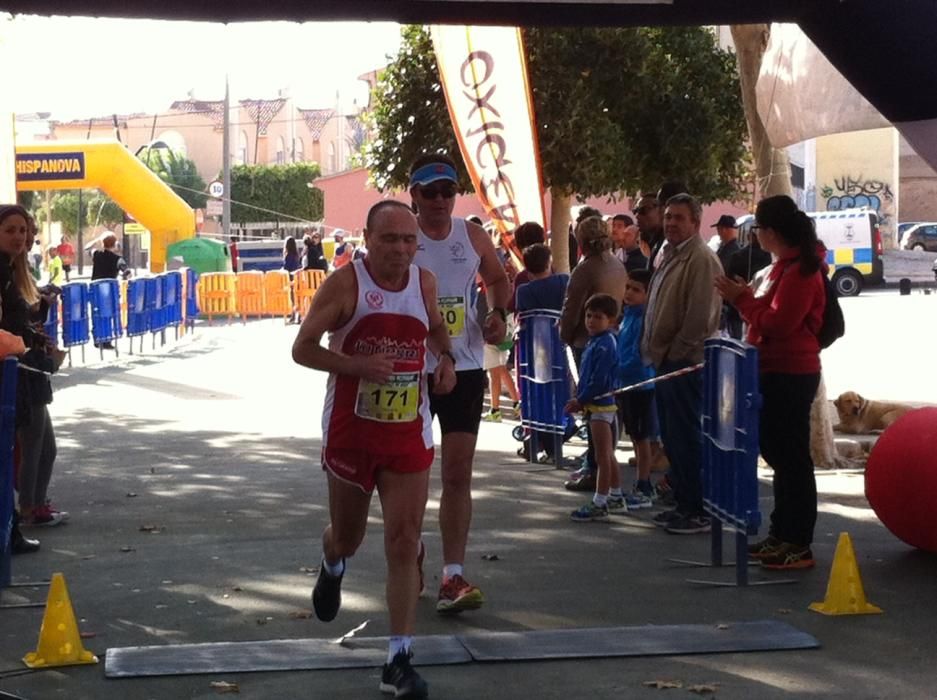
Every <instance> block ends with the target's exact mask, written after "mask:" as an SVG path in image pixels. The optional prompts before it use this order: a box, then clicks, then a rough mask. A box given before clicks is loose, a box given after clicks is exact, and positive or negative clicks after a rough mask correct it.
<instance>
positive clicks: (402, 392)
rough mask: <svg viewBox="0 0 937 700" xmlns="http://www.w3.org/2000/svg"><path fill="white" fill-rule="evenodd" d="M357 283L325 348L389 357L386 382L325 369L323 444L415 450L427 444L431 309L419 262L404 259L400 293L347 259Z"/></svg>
mask: <svg viewBox="0 0 937 700" xmlns="http://www.w3.org/2000/svg"><path fill="white" fill-rule="evenodd" d="M351 266H352V269H353V270H354V272H355V279H356V282H357V286H358V295H357V301H356V303H355V312H354V314H353V315H352V317H351V318H350V319H349V320H348V322H347V323H346V324H345V325H344V326H342V327H341V328H339V329H338V330H335V331H333V332H332V333H331V334H329V350H331V351H332V352H337V353H341V354H343V355H373V354H376V353H386V354H391V355H393V356H394V374H393V375H392V377H391V379H390V381H388V382H387V383H386V384H374V383H373V382H368V381H367V380H365V379H359V378H358V377H352V376H349V375H344V374H330V375H329V381H328V385H327V389H326V396H325V408H324V410H323V412H322V445H323V447H326V446H328V447H333V448H342V449H357V450H365V451H369V452H371V453H373V454H378V455H406V454H413V453H414V452H418V451H420V450H423V449H429V448H430V447H432V446H433V423H432V418H431V416H430V412H429V396H428V393H427V384H426V372H425V371H424V367H425V359H426V355H427V352H426V336H427V333H428V332H429V315H428V314H427V312H426V303H425V301H424V300H423V288H422V285H421V284H420V268H418V267H417V266H416V265H410V270H409V273H408V280H407V285H406V287H404V288H403V289H402V290H400V291H397V292H395V291H390V290H387V289H384V288H383V287H381V286H380V285H379V284H378V283H377V282H375V281H374V279H373V278H372V277H371V274H370V273H369V272H368V269H367V265H366V263H365V261H364V260H354V261H352V262H351Z"/></svg>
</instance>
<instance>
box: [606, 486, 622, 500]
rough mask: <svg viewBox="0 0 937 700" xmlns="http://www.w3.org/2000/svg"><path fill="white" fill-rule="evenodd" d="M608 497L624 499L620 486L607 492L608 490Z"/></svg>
mask: <svg viewBox="0 0 937 700" xmlns="http://www.w3.org/2000/svg"><path fill="white" fill-rule="evenodd" d="M608 495H609V496H614V497H615V498H622V497H624V494H623V493H622V492H621V486H619V487H618V488H614V489H609V490H608Z"/></svg>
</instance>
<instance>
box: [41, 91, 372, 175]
mask: <svg viewBox="0 0 937 700" xmlns="http://www.w3.org/2000/svg"><path fill="white" fill-rule="evenodd" d="M24 116H25V115H24ZM230 119H231V152H232V155H233V156H234V158H233V162H234V163H235V164H241V163H244V164H253V163H258V164H275V163H289V162H303V161H305V162H316V163H319V166H320V167H321V169H322V173H323V175H329V174H333V173H336V172H341V171H343V170H345V169H346V168H347V165H348V160H349V158H350V157H351V156H352V155H353V153H355V152H356V151H357V149H358V148H359V147H360V145H361V142H362V138H363V133H364V132H363V127H362V125H361V122H360V120H359V118H358V115H357V114H350V115H340V114H339V113H338V112H337V111H336V110H335V109H333V108H325V109H307V108H301V107H296V106H295V105H294V104H293V102H292V101H291V100H288V99H286V98H284V97H277V98H275V99H243V100H238V102H237V103H236V104H235V105H232V109H231V117H230ZM47 123H48V125H49V133H48V136H41V135H35V134H30V135H31V136H32V138H37V137H38V138H49V139H57V140H63V141H64V140H79V141H81V140H85V139H88V138H90V139H100V138H108V139H110V138H114V137H115V135H116V136H117V137H118V138H120V140H121V141H122V142H123V143H125V144H127V147H128V148H129V149H130V150H131V151H133V152H136V151H138V150H139V149H141V148H143V147H145V146H147V145H149V144H151V143H163V144H166V145H167V146H169V147H170V148H172V149H173V150H175V151H178V152H181V153H183V154H184V155H185V156H186V157H187V158H190V159H191V160H193V161H194V162H195V165H196V167H197V168H198V171H199V174H200V175H201V176H202V177H203V178H204V179H205V180H206V181H208V182H210V181H211V180H214V179H216V178H217V177H218V176H219V173H220V172H221V164H222V142H223V138H224V133H223V126H224V101H223V100H199V99H195V98H194V97H192V96H190V97H189V98H188V99H184V100H176V101H174V102H172V104H170V105H169V109H168V110H167V111H166V112H163V113H161V114H155V115H154V114H129V115H117V128H116V130H115V127H114V117H113V115H110V116H100V117H93V118H90V119H75V120H72V121H68V122H57V121H54V120H49V121H48V122H47ZM23 128H24V129H25V128H26V127H25V124H24V126H23ZM31 131H35V129H31Z"/></svg>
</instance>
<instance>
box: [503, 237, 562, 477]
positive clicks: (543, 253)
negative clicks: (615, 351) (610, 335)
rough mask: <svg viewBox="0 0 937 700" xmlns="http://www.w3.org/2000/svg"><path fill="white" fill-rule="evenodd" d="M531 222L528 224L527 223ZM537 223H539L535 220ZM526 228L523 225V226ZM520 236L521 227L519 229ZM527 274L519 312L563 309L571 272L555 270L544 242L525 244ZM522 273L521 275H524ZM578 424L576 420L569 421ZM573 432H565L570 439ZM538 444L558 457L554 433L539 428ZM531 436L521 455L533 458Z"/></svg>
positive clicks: (550, 456) (519, 292)
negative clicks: (554, 445)
mask: <svg viewBox="0 0 937 700" xmlns="http://www.w3.org/2000/svg"><path fill="white" fill-rule="evenodd" d="M526 225H527V224H524V226H526ZM533 225H534V226H536V224H533ZM521 228H523V226H521ZM518 236H520V229H518ZM525 273H526V274H527V277H528V280H529V281H528V282H525V283H523V284H520V285H518V287H517V294H516V297H517V298H516V301H515V304H514V308H515V309H516V310H517V313H521V312H523V311H533V310H535V309H544V310H549V311H557V312H558V311H560V310H561V309H562V308H563V299H564V298H566V285H567V284H568V283H569V275H566V274H561V273H554V272H553V257H552V255H551V253H550V248H549V247H548V246H546V245H544V244H543V243H535V244H532V245H529V246H526V247H525V248H524V270H523V271H522V272H521V273H520V274H525ZM520 274H519V275H518V278H520ZM569 425H570V426H571V427H573V426H574V423H573V421H572V420H570V421H569ZM571 434H572V433H569V434H568V435H567V436H564V439H568V437H569V436H571ZM537 444H538V445H540V448H541V449H543V450H544V452H545V453H546V459H548V460H551V459H554V455H553V435H552V434H550V433H546V432H542V431H541V432H538V434H537ZM529 451H530V440H529V439H528V440H525V441H524V446H523V447H521V448H520V449H519V450H518V451H517V455H518V457H525V458H527V459H530V453H529Z"/></svg>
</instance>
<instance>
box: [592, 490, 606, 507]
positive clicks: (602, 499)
mask: <svg viewBox="0 0 937 700" xmlns="http://www.w3.org/2000/svg"><path fill="white" fill-rule="evenodd" d="M592 502H593V503H595V505H597V506H598V507H599V508H605V507H606V506H607V505H608V494H607V493H597V494H595V495H594V496H593V497H592Z"/></svg>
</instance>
